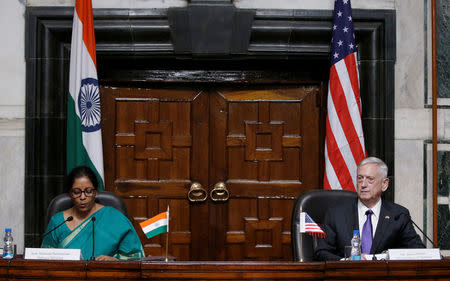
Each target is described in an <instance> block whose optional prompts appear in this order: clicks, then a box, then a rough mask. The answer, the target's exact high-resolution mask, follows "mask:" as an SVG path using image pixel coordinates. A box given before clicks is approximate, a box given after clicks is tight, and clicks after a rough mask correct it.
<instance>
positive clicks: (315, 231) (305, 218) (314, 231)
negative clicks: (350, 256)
mask: <svg viewBox="0 0 450 281" xmlns="http://www.w3.org/2000/svg"><path fill="white" fill-rule="evenodd" d="M300 233H307V234H309V235H311V236H314V237H319V238H326V237H327V234H326V233H325V232H324V231H323V230H322V228H320V226H319V225H318V224H317V223H315V222H314V221H313V219H312V218H311V217H310V216H309V215H308V214H307V213H305V212H300Z"/></svg>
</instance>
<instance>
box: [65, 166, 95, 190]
mask: <svg viewBox="0 0 450 281" xmlns="http://www.w3.org/2000/svg"><path fill="white" fill-rule="evenodd" d="M81 177H88V178H89V180H90V181H91V182H92V185H93V186H94V188H95V190H97V189H98V180H97V176H96V175H95V173H94V171H92V169H91V168H89V167H87V166H78V167H75V168H73V169H72V171H70V173H69V175H67V183H66V187H67V191H70V189H72V185H73V183H74V182H75V180H76V179H78V178H81Z"/></svg>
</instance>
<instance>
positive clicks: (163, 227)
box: [145, 225, 167, 238]
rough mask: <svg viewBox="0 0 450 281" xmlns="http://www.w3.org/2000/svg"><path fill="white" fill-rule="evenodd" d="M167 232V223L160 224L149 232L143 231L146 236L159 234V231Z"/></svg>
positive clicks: (150, 236)
mask: <svg viewBox="0 0 450 281" xmlns="http://www.w3.org/2000/svg"><path fill="white" fill-rule="evenodd" d="M166 232H167V225H162V226H160V227H158V228H155V229H153V230H152V231H150V232H147V233H145V235H146V236H147V238H152V237H153V236H156V235H159V234H161V233H166Z"/></svg>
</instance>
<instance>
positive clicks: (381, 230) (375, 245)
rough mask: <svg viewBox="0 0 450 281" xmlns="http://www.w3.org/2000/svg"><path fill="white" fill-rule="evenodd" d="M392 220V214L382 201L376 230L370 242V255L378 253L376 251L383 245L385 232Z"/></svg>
mask: <svg viewBox="0 0 450 281" xmlns="http://www.w3.org/2000/svg"><path fill="white" fill-rule="evenodd" d="M393 219H394V218H393V217H392V214H391V212H390V210H389V209H388V208H387V207H386V204H384V201H381V208H380V217H379V218H378V224H377V229H376V230H375V236H374V238H373V242H372V248H371V249H370V253H371V254H372V253H378V252H379V251H378V249H379V248H380V246H381V245H383V243H384V241H385V239H386V235H385V233H386V231H387V229H388V228H389V227H390V223H391V220H393Z"/></svg>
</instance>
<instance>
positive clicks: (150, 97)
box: [102, 86, 323, 260]
mask: <svg viewBox="0 0 450 281" xmlns="http://www.w3.org/2000/svg"><path fill="white" fill-rule="evenodd" d="M319 92H320V91H319V87H311V86H308V87H304V86H296V87H292V86H291V87H286V86H284V87H265V88H264V89H249V90H235V89H220V90H219V89H217V90H208V91H202V90H195V89H135V88H102V110H103V112H102V114H103V117H102V118H103V139H104V154H105V178H106V190H110V191H113V192H116V193H117V194H119V195H120V196H122V197H123V198H124V200H125V202H126V204H127V207H128V210H129V216H130V217H131V218H132V219H133V220H134V223H135V227H136V228H137V232H138V234H139V235H140V237H141V241H143V245H144V248H145V251H146V254H151V255H158V256H160V255H164V254H165V244H166V242H165V241H166V235H165V234H163V235H159V236H157V237H154V238H152V239H146V237H145V236H144V235H143V233H142V232H141V231H140V229H139V227H138V226H137V222H140V221H143V220H145V219H147V218H149V217H151V216H154V215H156V214H157V213H159V212H162V211H165V210H166V208H167V206H169V205H170V215H171V218H170V234H169V254H170V255H172V256H175V257H177V259H178V260H291V247H290V224H291V221H290V218H291V212H292V207H293V203H294V200H295V198H296V197H297V196H298V195H299V194H300V193H302V192H304V191H306V190H309V189H314V188H317V187H318V186H319V183H320V176H321V173H320V171H321V167H320V166H321V165H320V159H321V157H322V156H321V153H320V152H321V147H322V143H323V141H321V138H320V135H321V134H320V110H319V107H318V102H317V101H318V96H319ZM196 188H197V190H195V189H196ZM193 189H194V190H193Z"/></svg>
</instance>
